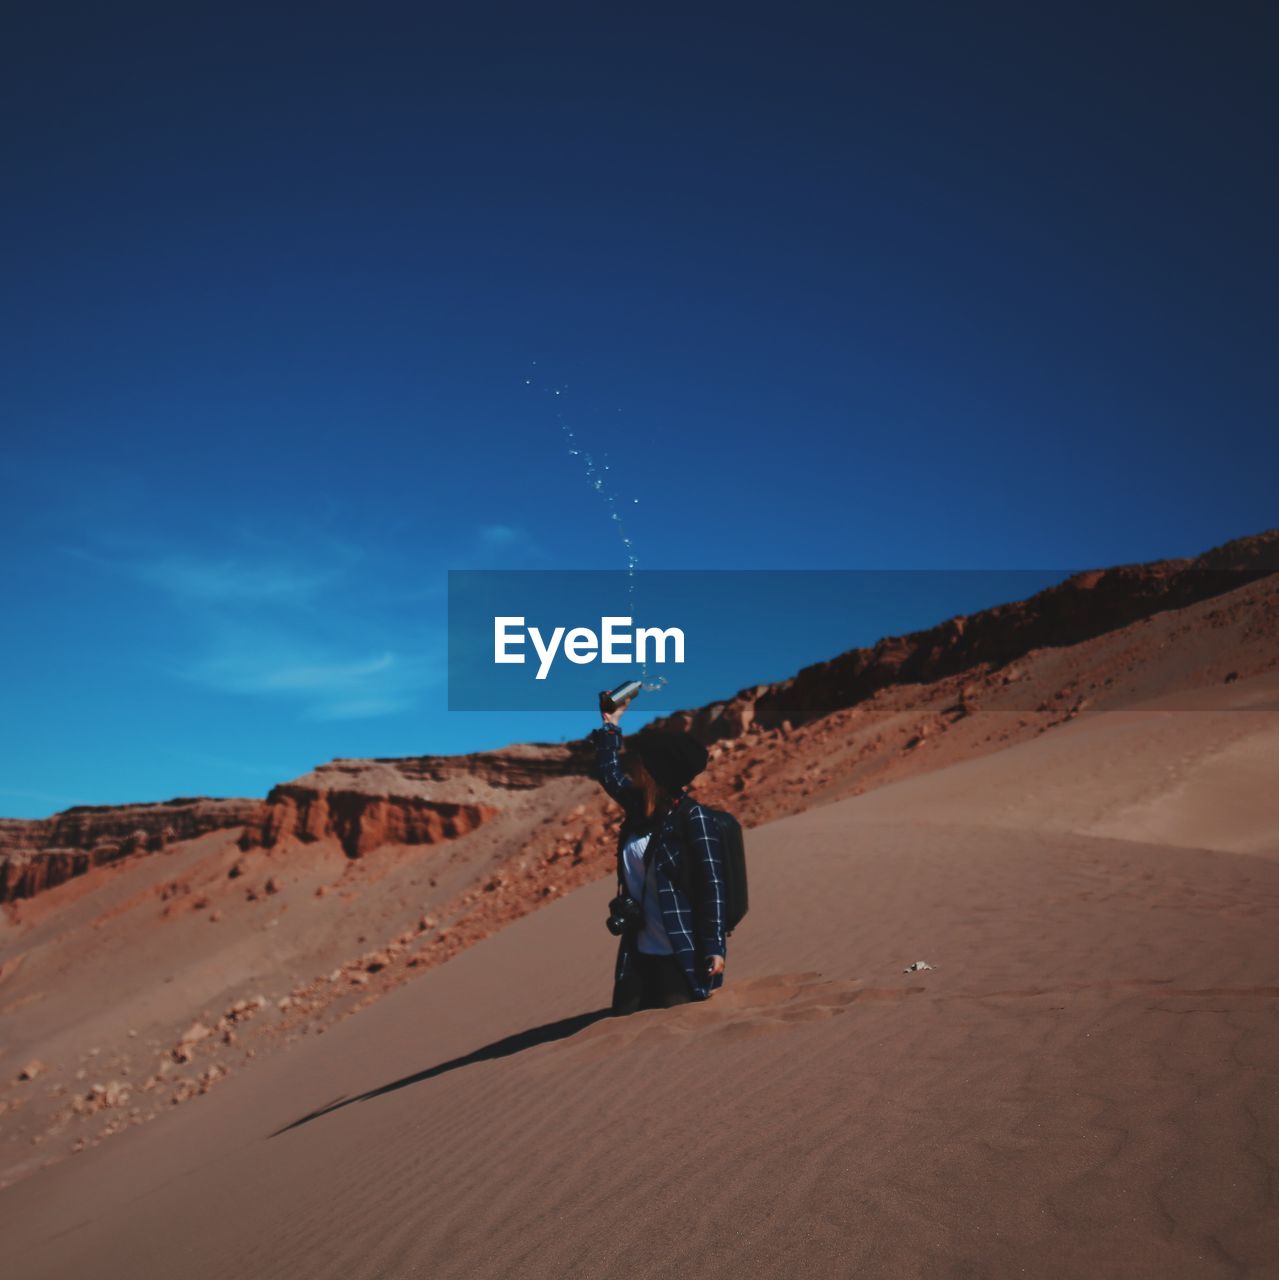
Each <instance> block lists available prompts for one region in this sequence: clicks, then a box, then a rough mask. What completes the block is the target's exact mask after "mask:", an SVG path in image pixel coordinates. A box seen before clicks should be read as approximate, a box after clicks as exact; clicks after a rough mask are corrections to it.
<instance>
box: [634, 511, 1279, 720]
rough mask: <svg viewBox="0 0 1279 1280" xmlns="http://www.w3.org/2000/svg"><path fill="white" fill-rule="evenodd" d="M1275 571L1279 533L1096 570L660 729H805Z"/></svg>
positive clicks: (819, 666) (678, 716) (681, 715)
mask: <svg viewBox="0 0 1279 1280" xmlns="http://www.w3.org/2000/svg"><path fill="white" fill-rule="evenodd" d="M1276 571H1279V530H1271V531H1269V532H1267V533H1261V534H1256V535H1254V536H1251V537H1247V538H1238V539H1236V540H1234V541H1232V542H1227V543H1224V544H1223V545H1222V546H1220V547H1214V548H1213V549H1212V550H1211V551H1206V552H1204V554H1203V555H1200V556H1196V557H1195V558H1194V559H1179V560H1156V561H1153V562H1150V563H1147V564H1132V565H1119V566H1117V567H1115V568H1111V569H1093V570H1087V571H1085V572H1082V573H1077V574H1074V575H1073V576H1071V577H1070V578H1067V579H1066V580H1065V581H1064V582H1061V583H1058V584H1057V585H1056V586H1053V587H1049V588H1047V589H1045V590H1044V591H1040V592H1038V593H1037V594H1035V595H1033V596H1031V597H1029V598H1028V599H1026V600H1020V601H1017V602H1015V603H1012V604H1004V605H998V606H996V607H994V608H991V609H983V610H981V611H980V612H979V613H974V614H971V615H969V616H967V617H962V616H961V617H955V618H949V619H947V620H946V621H945V622H942V623H939V624H938V625H937V626H935V627H930V628H928V629H927V630H925V631H915V632H912V633H910V634H909V635H904V636H889V637H886V638H885V639H883V640H880V641H879V642H878V643H877V644H875V645H873V646H871V647H870V648H865V649H850V650H848V651H847V652H846V653H842V654H840V655H839V656H838V657H836V658H832V659H830V660H829V661H827V662H819V663H816V664H814V665H813V666H811V667H805V668H804V669H803V670H802V671H800V672H799V673H798V674H796V675H794V676H792V677H791V678H790V679H788V680H783V681H780V682H779V683H777V684H771V685H757V686H755V687H753V688H748V689H742V690H740V691H739V692H738V693H737V694H736V695H735V696H734V697H732V698H730V699H728V700H726V701H724V702H715V703H711V704H710V705H708V706H704V707H698V708H695V709H692V710H687V711H677V712H675V713H674V714H673V715H671V716H667V717H665V718H664V719H662V720H659V721H654V722H653V725H652V726H651V727H653V728H669V729H680V730H684V731H686V732H691V733H694V734H696V735H697V736H698V738H700V739H701V740H702V741H703V742H705V743H708V744H709V743H711V742H714V741H716V740H718V739H721V738H735V737H738V736H739V735H741V734H742V733H744V732H745V731H746V729H747V728H748V727H749V726H750V725H752V724H755V725H758V726H759V727H760V728H762V729H775V728H778V727H780V726H782V725H783V724H790V725H799V724H804V723H807V722H808V721H810V720H813V719H816V718H817V717H820V716H825V715H829V714H830V713H831V712H833V711H839V710H842V709H844V708H846V707H851V706H854V705H855V704H856V703H859V702H862V701H863V700H865V699H866V698H868V697H870V696H871V695H872V694H874V693H876V692H877V691H878V690H880V689H884V688H887V687H888V686H890V685H898V684H920V683H928V682H931V681H935V680H940V679H942V678H944V677H946V676H953V675H957V674H959V673H960V672H963V671H967V670H971V669H976V668H980V667H985V668H986V669H990V668H998V667H1002V666H1005V665H1006V664H1008V663H1010V662H1013V661H1014V660H1016V659H1018V658H1021V657H1024V656H1025V655H1026V654H1027V653H1029V652H1030V651H1031V650H1034V649H1044V648H1062V647H1065V646H1068V645H1073V644H1079V643H1080V642H1082V641H1084V640H1091V639H1093V638H1094V637H1096V636H1100V635H1104V634H1105V633H1107V632H1110V631H1117V630H1119V629H1120V628H1122V627H1125V626H1128V625H1129V624H1131V623H1133V622H1137V621H1139V620H1141V619H1142V618H1148V617H1151V616H1153V615H1155V614H1157V613H1163V612H1165V611H1167V610H1171V609H1183V608H1186V607H1187V606H1189V605H1192V604H1196V603H1198V602H1199V601H1201V600H1206V599H1209V598H1211V597H1213V596H1218V595H1221V594H1223V593H1225V592H1227V591H1233V590H1234V589H1235V588H1236V587H1241V586H1244V585H1246V584H1247V583H1249V582H1252V581H1254V580H1256V579H1257V578H1261V577H1265V576H1266V575H1267V574H1271V573H1275V572H1276Z"/></svg>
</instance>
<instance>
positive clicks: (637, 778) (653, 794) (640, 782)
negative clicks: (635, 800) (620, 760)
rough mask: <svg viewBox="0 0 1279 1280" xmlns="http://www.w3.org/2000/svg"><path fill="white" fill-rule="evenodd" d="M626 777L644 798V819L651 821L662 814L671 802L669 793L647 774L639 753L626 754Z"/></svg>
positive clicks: (629, 752) (630, 752)
mask: <svg viewBox="0 0 1279 1280" xmlns="http://www.w3.org/2000/svg"><path fill="white" fill-rule="evenodd" d="M625 765H626V775H627V777H629V778H630V780H631V781H632V782H633V783H634V784H635V785H636V786H637V787H638V788H639V789H640V792H641V793H642V794H643V796H644V815H643V816H644V817H645V819H648V820H651V819H652V818H653V817H655V816H656V815H657V814H659V813H662V812H663V811H664V810H665V809H666V808H667V806H669V804H670V802H671V793H670V792H669V791H667V789H666V788H665V787H664V786H662V784H661V783H660V782H658V781H657V779H656V778H654V777H653V775H652V774H651V773H649V771H648V769H647V768H646V767H645V765H644V761H643V760H641V759H640V756H639V752H637V751H628V752H627V754H626V760H625Z"/></svg>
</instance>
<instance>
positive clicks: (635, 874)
mask: <svg viewBox="0 0 1279 1280" xmlns="http://www.w3.org/2000/svg"><path fill="white" fill-rule="evenodd" d="M648 841H649V837H648V836H647V835H642V836H631V838H630V839H629V840H627V841H626V843H625V844H624V845H623V846H622V874H623V876H624V877H625V879H626V892H627V893H629V894H630V895H631V897H632V898H634V899H635V901H636V902H638V903H639V904H640V905H641V906H642V907H643V908H644V927H643V928H642V929H641V930H640V931H639V933H638V934H636V936H635V946H636V948H637V949H638V950H640V951H643V952H644V953H645V954H646V955H650V956H669V955H674V953H675V948H674V947H672V946H671V940H670V937H669V936H668V935H667V932H666V926H665V924H663V923H662V902H661V898H660V897H659V896H658V889H657V871H656V869H655V867H649V868H648V874H647V876H645V871H644V850H645V849H647V848H648Z"/></svg>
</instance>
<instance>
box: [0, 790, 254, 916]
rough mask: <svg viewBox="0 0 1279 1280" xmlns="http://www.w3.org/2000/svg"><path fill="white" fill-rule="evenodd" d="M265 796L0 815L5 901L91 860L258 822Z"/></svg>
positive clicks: (0, 883)
mask: <svg viewBox="0 0 1279 1280" xmlns="http://www.w3.org/2000/svg"><path fill="white" fill-rule="evenodd" d="M264 809H265V806H264V804H263V802H262V801H261V800H215V799H210V798H208V797H206V796H199V797H193V798H179V799H176V800H168V801H165V802H163V803H161V804H129V805H77V806H76V807H75V808H72V809H66V810H64V811H63V812H62V813H56V814H54V815H53V817H51V818H43V819H38V820H29V821H27V820H18V819H0V902H8V901H11V900H13V899H15V898H29V897H31V896H32V895H33V894H36V893H39V892H40V891H41V890H42V889H51V888H53V887H54V885H59V884H62V883H63V882H64V881H66V880H70V879H71V878H72V877H73V876H78V875H83V874H84V872H86V871H88V870H89V869H90V868H91V867H96V866H101V865H102V864H103V863H107V862H115V861H117V860H119V859H121V858H129V857H134V856H136V855H138V854H144V853H156V852H159V851H160V850H162V849H164V848H166V847H167V846H168V845H170V844H176V843H178V842H180V841H183V840H191V839H193V838H194V837H196V836H200V835H204V834H205V833H206V832H209V831H219V830H223V829H227V828H233V827H239V826H243V825H245V824H248V823H256V822H260V821H261V820H262V817H263V813H264Z"/></svg>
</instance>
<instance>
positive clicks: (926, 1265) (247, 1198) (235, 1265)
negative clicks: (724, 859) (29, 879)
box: [0, 674, 1279, 1280]
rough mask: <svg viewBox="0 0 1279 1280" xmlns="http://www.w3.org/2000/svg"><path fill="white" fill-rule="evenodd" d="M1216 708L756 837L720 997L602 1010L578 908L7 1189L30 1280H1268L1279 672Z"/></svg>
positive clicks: (1278, 907)
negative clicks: (179, 1279) (621, 1014)
mask: <svg viewBox="0 0 1279 1280" xmlns="http://www.w3.org/2000/svg"><path fill="white" fill-rule="evenodd" d="M1198 697H1199V703H1200V705H1199V706H1198V707H1195V708H1191V707H1187V706H1186V697H1185V695H1181V696H1180V697H1179V698H1177V699H1176V700H1175V701H1176V708H1175V709H1168V708H1167V707H1164V706H1161V705H1160V700H1159V699H1154V700H1153V701H1152V702H1151V703H1150V704H1149V705H1142V706H1135V707H1128V708H1126V709H1125V710H1122V711H1115V712H1105V711H1099V712H1091V713H1090V712H1085V713H1084V714H1081V715H1079V716H1078V717H1076V718H1074V719H1073V720H1072V721H1071V722H1070V723H1067V724H1062V725H1059V726H1058V727H1056V728H1055V729H1054V730H1053V731H1052V733H1050V734H1043V735H1040V736H1037V737H1035V738H1034V739H1033V740H1030V741H1025V742H1021V743H1018V744H1016V745H1013V746H1010V747H1008V748H1007V749H1004V750H1000V751H995V752H991V753H988V754H985V755H983V756H981V757H980V758H976V759H969V760H964V761H960V762H958V763H956V764H954V765H950V766H947V767H942V768H939V769H936V770H934V771H932V772H930V773H928V774H926V775H922V776H917V777H914V778H907V779H905V780H903V781H901V782H896V783H889V784H888V785H885V786H882V787H879V788H878V789H876V790H874V791H872V792H869V793H868V794H866V795H862V796H854V797H852V798H849V799H844V800H839V801H835V802H833V803H828V804H822V805H819V806H817V807H814V808H812V809H810V810H808V811H807V812H803V813H799V814H796V815H794V816H789V817H786V818H783V819H781V820H778V821H774V822H771V823H768V824H766V825H763V826H760V827H757V828H756V829H754V830H753V831H751V832H750V836H749V846H748V847H749V857H750V866H751V875H752V880H751V894H752V907H751V912H750V914H749V915H748V917H747V919H746V921H745V922H744V923H743V925H742V926H741V928H740V929H739V930H738V931H737V933H736V934H735V935H734V937H733V938H732V939H731V941H730V944H729V958H728V969H727V981H726V986H725V987H724V989H723V990H722V991H721V992H719V993H717V994H716V995H715V996H714V997H712V999H711V1000H709V1001H707V1002H705V1003H702V1004H697V1005H692V1006H686V1007H683V1008H678V1009H673V1010H649V1011H644V1012H641V1013H638V1014H635V1015H632V1016H631V1017H629V1018H621V1019H618V1018H611V1017H607V1016H604V1014H605V1005H606V1002H607V997H608V977H609V968H610V962H611V957H612V953H613V940H612V939H611V937H610V936H609V935H608V934H607V933H606V931H605V930H604V928H603V924H602V919H603V915H604V904H605V902H606V900H607V898H608V896H609V892H610V885H609V882H608V881H607V879H604V880H596V881H594V882H592V883H589V884H586V885H584V886H582V887H580V888H577V889H575V890H574V891H572V892H569V893H566V894H565V895H563V896H562V897H560V898H559V899H558V900H556V901H553V902H551V903H550V904H549V905H547V906H545V907H543V908H542V909H540V910H538V911H537V912H535V913H533V914H530V915H526V916H524V917H523V918H521V919H518V920H516V921H515V922H514V923H511V924H510V925H508V926H507V927H506V928H504V929H501V930H500V931H499V932H497V933H495V934H494V935H493V936H491V937H489V938H487V939H485V940H484V941H481V942H479V943H477V944H475V945H473V946H471V947H469V948H468V949H466V950H464V951H462V952H461V953H460V954H457V955H456V956H454V957H453V958H452V959H450V960H449V961H448V962H447V963H444V964H441V965H438V966H436V967H434V968H432V969H431V970H430V971H429V972H426V973H425V974H424V975H423V976H421V977H420V978H417V979H416V980H415V981H413V982H411V983H408V984H406V985H403V986H401V987H399V988H397V989H395V990H393V991H391V992H389V993H388V994H387V995H386V996H385V997H384V998H383V999H381V1000H380V1001H379V1002H377V1003H376V1004H374V1005H373V1006H372V1007H369V1008H367V1009H365V1010H363V1011H362V1012H361V1013H359V1015H358V1016H355V1017H351V1018H347V1019H345V1020H343V1021H341V1022H339V1023H337V1024H336V1025H334V1026H332V1027H331V1028H330V1029H328V1030H327V1031H326V1033H325V1034H323V1035H320V1036H316V1037H312V1038H309V1039H306V1040H304V1041H303V1042H301V1043H299V1044H298V1045H296V1046H295V1047H294V1048H293V1049H292V1050H291V1051H290V1052H289V1053H286V1054H279V1055H276V1056H274V1057H272V1058H270V1059H269V1060H266V1061H263V1062H261V1063H260V1064H258V1065H256V1066H255V1068H254V1069H253V1070H252V1071H251V1072H247V1073H243V1074H242V1075H239V1076H233V1077H232V1078H230V1079H228V1080H227V1081H225V1082H224V1083H223V1084H222V1085H221V1086H220V1087H219V1088H218V1089H216V1090H214V1091H212V1092H210V1093H209V1094H208V1096H207V1097H203V1098H200V1099H198V1100H197V1101H196V1102H195V1103H194V1104H193V1105H190V1106H188V1107H183V1108H180V1109H176V1110H174V1111H173V1112H172V1113H170V1114H168V1115H166V1116H164V1117H163V1118H162V1119H161V1120H159V1121H156V1122H154V1123H152V1124H149V1125H146V1126H142V1127H138V1128H136V1129H132V1130H129V1131H127V1132H125V1133H123V1134H121V1135H119V1136H118V1137H116V1138H115V1139H113V1140H112V1141H111V1142H109V1143H105V1144H103V1145H102V1146H100V1147H96V1148H93V1149H90V1150H86V1151H84V1152H83V1153H81V1154H80V1155H78V1156H76V1157H75V1158H74V1159H72V1160H66V1161H63V1162H61V1163H59V1164H56V1165H53V1166H51V1167H49V1168H45V1169H40V1170H38V1171H36V1172H35V1173H33V1174H32V1175H31V1176H29V1177H26V1178H25V1179H23V1180H21V1181H19V1182H16V1183H15V1184H14V1185H12V1186H10V1187H8V1188H6V1189H5V1190H4V1191H3V1192H0V1229H2V1230H3V1238H4V1241H5V1246H4V1247H5V1254H6V1274H7V1275H12V1276H14V1277H20V1278H21V1280H41V1278H46V1277H48V1278H52V1277H73V1276H74V1277H83V1276H95V1277H117V1276H118V1277H130V1278H134V1280H144V1278H146V1277H160V1276H166V1277H167V1276H171V1275H174V1274H181V1275H183V1276H184V1277H187V1278H188V1280H198V1278H200V1277H218V1278H219V1280H223V1278H225V1277H227V1276H236V1277H261V1278H263V1280H268V1278H271V1277H290V1278H292V1277H308V1278H312V1277H314V1278H320V1277H334V1278H335V1280H336V1278H338V1277H341V1278H342V1280H362V1278H365V1277H368V1278H370V1280H371V1278H373V1277H413V1276H420V1277H433V1278H437V1277H438V1278H441V1280H443V1278H445V1277H475V1276H506V1275H522V1276H530V1277H543V1276H545V1277H563V1276H575V1277H579V1276H580V1277H593V1276H601V1277H602V1276H615V1275H626V1276H635V1277H646V1276H654V1277H656V1276H667V1275H671V1274H687V1275H697V1276H707V1277H720V1276H724V1277H727V1276H775V1275H781V1274H799V1275H813V1276H841V1277H842V1276H850V1275H873V1276H894V1277H895V1276H921V1277H923V1276H946V1277H950V1276H1013V1275H1034V1276H1151V1277H1154V1276H1160V1277H1164V1276H1205V1277H1206V1276H1238V1275H1256V1276H1261V1275H1266V1274H1274V1260H1275V1258H1276V1257H1279V1215H1277V1214H1276V1212H1275V1209H1276V1206H1275V1203H1274V1186H1275V1183H1276V1175H1277V1173H1279V1170H1277V1168H1276V1165H1277V1164H1279V1089H1276V1083H1277V1079H1276V1074H1277V1065H1276V1064H1277V1063H1279V1055H1277V1053H1276V1050H1277V1049H1279V1022H1277V1020H1276V997H1279V943H1277V942H1276V939H1279V861H1277V860H1276V859H1277V857H1279V822H1277V821H1276V816H1277V815H1276V810H1275V806H1276V804H1277V803H1279V800H1277V799H1276V797H1279V787H1276V786H1275V783H1276V781H1279V757H1277V756H1276V753H1275V751H1274V746H1275V742H1276V734H1277V733H1279V678H1277V677H1276V676H1275V675H1273V674H1272V675H1268V676H1261V677H1255V678H1253V679H1246V680H1236V681H1233V682H1231V683H1228V684H1219V685H1216V686H1214V687H1212V688H1210V689H1205V690H1203V691H1202V693H1201V694H1199V695H1198ZM1165 701H1166V699H1165ZM1265 787H1268V788H1269V790H1268V791H1263V790H1260V788H1265ZM916 960H924V961H926V962H927V963H928V964H930V965H932V966H933V967H932V968H931V969H929V970H927V971H921V972H912V973H906V972H903V970H904V969H906V967H907V966H908V965H910V964H911V963H912V962H914V961H916Z"/></svg>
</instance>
